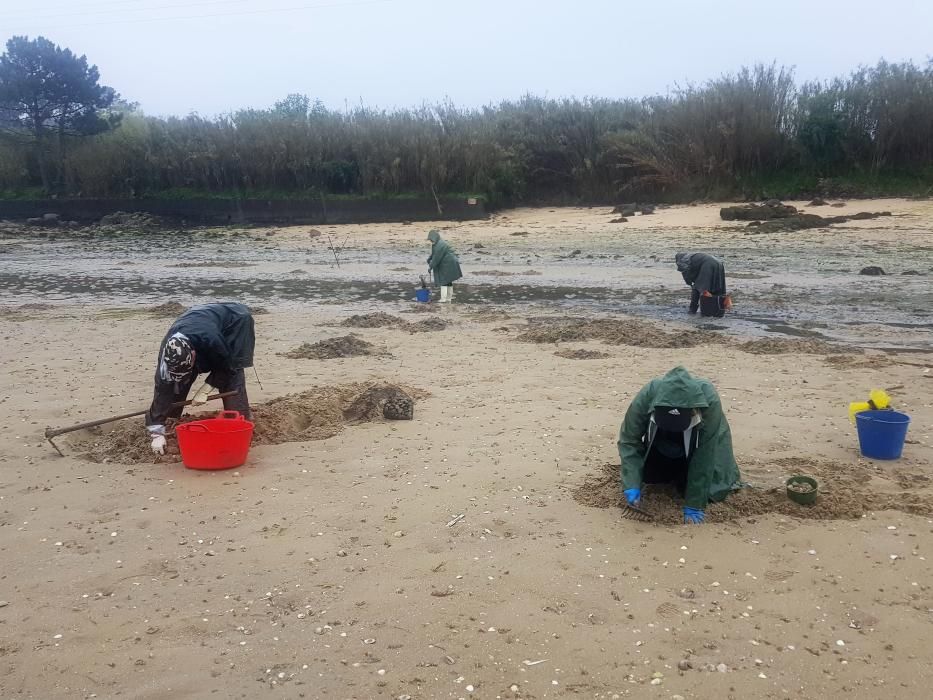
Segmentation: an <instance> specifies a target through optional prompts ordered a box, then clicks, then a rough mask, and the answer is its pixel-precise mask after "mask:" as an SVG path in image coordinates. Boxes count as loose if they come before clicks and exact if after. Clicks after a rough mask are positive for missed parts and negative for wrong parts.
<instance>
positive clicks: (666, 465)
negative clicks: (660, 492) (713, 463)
mask: <svg viewBox="0 0 933 700" xmlns="http://www.w3.org/2000/svg"><path fill="white" fill-rule="evenodd" d="M689 468H690V462H689V461H688V460H687V459H686V458H684V457H677V458H671V457H666V456H664V455H662V454H661V453H660V452H659V451H658V450H657V449H656V448H654V447H652V448H651V451H650V452H648V455H647V456H646V457H645V469H644V472H643V473H642V481H644V482H645V483H646V484H673V486H674V488H676V489H677V492H678V493H679V494H680V495H681V496H683V495H684V492H686V490H687V472H688V470H689Z"/></svg>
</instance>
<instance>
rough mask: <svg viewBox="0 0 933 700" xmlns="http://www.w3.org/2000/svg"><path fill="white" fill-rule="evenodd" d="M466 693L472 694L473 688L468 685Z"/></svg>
mask: <svg viewBox="0 0 933 700" xmlns="http://www.w3.org/2000/svg"><path fill="white" fill-rule="evenodd" d="M466 691H467V692H468V693H472V692H473V686H472V685H468V686H467V687H466Z"/></svg>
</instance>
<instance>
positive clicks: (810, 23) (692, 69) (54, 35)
mask: <svg viewBox="0 0 933 700" xmlns="http://www.w3.org/2000/svg"><path fill="white" fill-rule="evenodd" d="M0 28H2V35H3V39H4V41H5V40H6V38H8V37H9V36H11V35H14V34H25V35H28V36H30V37H35V36H37V35H43V36H45V37H47V38H49V39H51V40H52V41H54V42H56V43H58V44H60V45H62V46H67V47H68V48H70V49H72V50H73V51H75V52H76V53H78V54H82V53H83V54H86V55H87V57H88V59H89V60H90V61H91V62H92V63H96V64H97V65H98V67H99V68H100V71H101V76H102V81H103V82H104V83H105V84H107V85H111V86H112V87H114V88H116V90H117V91H119V92H120V93H121V94H122V95H123V96H124V97H125V98H126V99H128V100H131V101H136V102H139V103H140V104H141V105H142V107H143V109H144V110H145V111H146V112H147V113H150V114H160V115H166V114H187V113H189V112H198V113H201V114H203V115H213V114H217V113H219V112H226V111H229V110H232V109H236V108H239V107H266V106H269V105H271V104H272V103H273V102H274V101H275V100H277V99H280V98H282V97H284V96H285V95H287V94H288V93H291V92H300V93H305V94H308V95H311V96H312V97H315V98H318V99H320V100H322V101H323V102H324V103H325V104H326V105H328V106H329V107H336V108H342V107H343V106H344V105H345V104H347V103H351V104H357V103H359V102H363V103H365V104H367V105H369V106H378V107H395V106H412V105H418V104H421V103H422V102H425V101H428V102H433V101H438V100H442V99H444V98H446V97H449V98H450V99H451V100H453V101H454V102H455V103H457V104H461V105H467V106H479V105H483V104H488V103H490V102H497V101H500V100H503V99H510V98H517V97H520V96H521V95H522V94H524V93H527V92H531V93H535V94H539V95H547V96H551V97H560V96H570V95H575V96H580V97H582V96H603V97H641V96H643V95H645V94H651V93H658V92H665V91H667V90H668V89H669V88H670V87H672V86H673V85H675V84H677V83H684V82H687V81H693V82H702V81H705V80H707V79H709V78H712V77H715V76H718V75H720V74H722V73H724V72H729V71H734V70H735V69H737V68H739V67H740V66H742V65H751V64H753V63H755V62H771V61H775V60H776V61H777V62H778V63H782V64H785V65H788V66H795V67H796V71H797V76H798V77H799V78H801V79H811V78H826V77H830V76H833V75H837V74H840V73H845V72H848V71H849V70H851V69H853V68H855V67H857V66H858V65H860V64H874V63H875V62H876V61H877V60H878V59H879V58H882V57H883V58H885V59H887V60H890V61H901V60H906V59H913V60H914V61H916V62H918V63H922V62H925V61H926V60H928V58H929V57H930V53H931V52H933V38H931V37H933V33H931V30H933V0H913V1H911V0H885V1H884V2H878V1H877V0H871V1H869V0H845V1H843V0H780V1H779V2H774V3H771V2H761V1H760V0H742V1H740V2H738V1H736V2H733V1H726V0H667V1H665V0H642V1H639V2H628V1H626V0H572V1H564V0H551V1H548V0H470V1H469V2H456V1H448V0H370V1H364V0H188V1H187V2H184V0H49V1H48V2H29V1H28V0H0Z"/></svg>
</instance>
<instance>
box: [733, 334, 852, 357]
mask: <svg viewBox="0 0 933 700" xmlns="http://www.w3.org/2000/svg"><path fill="white" fill-rule="evenodd" d="M739 350H741V351H742V352H747V353H750V354H752V355H832V354H839V353H844V352H845V350H843V349H842V348H840V347H838V346H836V345H831V344H830V343H827V342H825V341H823V340H813V339H805V338H792V339H785V338H761V339H760V340H749V341H747V342H744V343H741V344H740V345H739Z"/></svg>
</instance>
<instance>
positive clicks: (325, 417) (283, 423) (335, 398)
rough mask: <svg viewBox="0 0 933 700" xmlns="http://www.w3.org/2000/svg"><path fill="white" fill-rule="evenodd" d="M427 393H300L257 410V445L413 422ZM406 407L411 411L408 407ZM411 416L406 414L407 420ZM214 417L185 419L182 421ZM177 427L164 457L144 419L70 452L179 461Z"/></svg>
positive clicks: (104, 458)
mask: <svg viewBox="0 0 933 700" xmlns="http://www.w3.org/2000/svg"><path fill="white" fill-rule="evenodd" d="M425 396H427V394H426V393H425V392H423V391H420V390H418V389H413V388H411V387H405V386H398V385H395V384H388V383H384V382H374V383H368V384H344V385H337V386H321V387H313V388H312V389H309V390H308V391H305V392H302V393H300V394H291V395H289V396H282V397H279V398H276V399H272V400H271V401H267V402H266V403H261V404H257V405H255V406H253V422H254V424H255V427H254V430H253V443H252V444H253V445H254V446H256V445H278V444H281V443H285V442H303V441H310V440H325V439H327V438H330V437H333V436H334V435H337V434H338V433H340V432H341V431H342V430H343V428H344V426H345V425H356V424H359V423H366V422H378V421H381V420H384V419H385V416H386V415H388V416H390V417H391V419H394V420H398V419H410V418H411V417H412V416H413V411H414V405H415V403H416V402H417V400H419V399H422V398H424V397H425ZM406 402H407V407H406ZM405 413H407V414H408V415H405ZM211 415H213V414H212V413H206V414H200V415H191V416H184V417H183V418H182V422H188V421H192V420H199V419H203V418H205V417H208V416H211ZM172 427H173V426H169V431H168V435H167V438H168V446H167V449H166V454H165V455H164V456H160V455H155V454H153V453H152V450H151V449H150V447H149V437H148V435H147V434H146V430H145V428H144V426H143V422H142V420H141V419H135V420H124V421H119V422H117V423H112V424H109V425H106V426H102V427H99V428H94V429H92V430H88V431H84V432H83V433H82V434H78V433H75V437H72V438H71V442H70V443H69V444H70V448H71V449H72V450H75V451H77V452H79V453H80V456H82V457H83V458H85V459H87V460H89V461H91V462H96V463H101V462H116V463H119V464H158V463H163V462H180V461H181V457H180V455H179V452H178V443H177V441H176V439H175V435H174V431H173V430H171V428H172Z"/></svg>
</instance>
